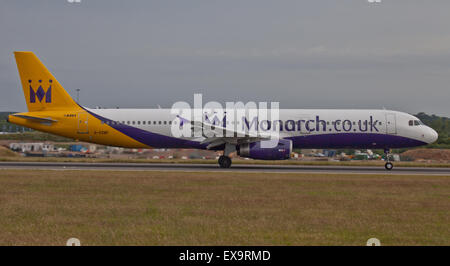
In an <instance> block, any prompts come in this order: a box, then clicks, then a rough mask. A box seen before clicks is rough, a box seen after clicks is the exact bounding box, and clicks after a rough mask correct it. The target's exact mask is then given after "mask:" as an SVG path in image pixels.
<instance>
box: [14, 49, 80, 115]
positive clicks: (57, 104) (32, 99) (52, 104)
mask: <svg viewBox="0 0 450 266" xmlns="http://www.w3.org/2000/svg"><path fill="white" fill-rule="evenodd" d="M14 55H15V57H16V63H17V68H18V70H19V75H20V80H21V82H22V88H23V92H24V95H25V101H26V103H27V107H28V111H29V112H36V111H47V110H61V109H72V108H77V107H78V104H77V103H76V102H75V101H74V100H73V99H72V98H71V97H70V95H69V94H68V93H67V92H66V91H65V90H64V88H63V87H62V86H61V84H59V82H58V81H57V80H56V79H55V77H53V75H52V74H51V73H50V71H48V69H47V68H46V67H45V66H44V64H42V62H41V61H40V60H39V58H37V56H36V55H35V54H34V53H33V52H14Z"/></svg>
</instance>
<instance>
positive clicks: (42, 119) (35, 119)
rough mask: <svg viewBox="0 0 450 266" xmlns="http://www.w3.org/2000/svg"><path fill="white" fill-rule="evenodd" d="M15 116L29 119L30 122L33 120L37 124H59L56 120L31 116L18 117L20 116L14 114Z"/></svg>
mask: <svg viewBox="0 0 450 266" xmlns="http://www.w3.org/2000/svg"><path fill="white" fill-rule="evenodd" d="M13 116H16V117H20V118H24V119H28V120H33V121H36V122H45V123H54V122H58V120H54V119H51V118H46V117H37V116H30V115H18V114H13Z"/></svg>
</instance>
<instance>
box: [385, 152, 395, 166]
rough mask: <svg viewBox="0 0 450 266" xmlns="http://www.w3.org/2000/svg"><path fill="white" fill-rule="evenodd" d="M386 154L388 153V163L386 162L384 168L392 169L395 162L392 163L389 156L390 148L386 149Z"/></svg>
mask: <svg viewBox="0 0 450 266" xmlns="http://www.w3.org/2000/svg"><path fill="white" fill-rule="evenodd" d="M384 154H386V163H385V164H384V168H386V170H389V171H390V170H392V168H394V164H392V163H391V160H390V158H389V149H384Z"/></svg>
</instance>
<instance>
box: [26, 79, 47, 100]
mask: <svg viewBox="0 0 450 266" xmlns="http://www.w3.org/2000/svg"><path fill="white" fill-rule="evenodd" d="M52 82H53V81H52V80H51V79H50V80H49V81H48V83H49V86H48V89H47V91H44V89H43V88H42V85H41V84H39V87H38V89H37V90H36V91H35V90H34V89H33V87H32V86H31V79H29V80H28V83H29V84H30V103H35V102H36V98H37V99H38V100H39V102H42V100H43V99H44V98H45V102H46V103H51V102H52ZM39 83H42V80H39Z"/></svg>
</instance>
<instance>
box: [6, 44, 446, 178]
mask: <svg viewBox="0 0 450 266" xmlns="http://www.w3.org/2000/svg"><path fill="white" fill-rule="evenodd" d="M14 55H15V59H16V63H17V68H18V71H19V75H20V79H21V83H22V88H23V91H24V95H25V100H26V104H27V108H28V112H22V113H14V114H11V115H9V116H8V118H7V121H8V122H10V123H13V124H16V125H20V126H24V127H28V128H32V129H34V130H37V131H43V132H48V133H51V134H55V135H59V136H64V137H67V138H72V139H75V140H78V141H84V142H90V143H96V144H101V145H108V146H117V147H125V148H194V149H210V150H215V151H220V150H223V155H221V156H220V157H219V159H218V163H219V166H220V167H221V168H229V167H230V166H231V157H232V154H233V153H234V152H236V153H237V155H239V156H241V157H245V158H251V159H260V160H286V159H289V158H290V157H291V155H292V152H293V149H294V148H303V149H305V148H308V149H310V148H318V149H320V148H332V149H341V148H353V149H383V150H384V152H385V154H386V160H385V161H386V163H385V168H386V169H387V170H391V169H392V168H393V164H392V162H391V160H390V156H389V153H390V149H392V148H406V147H415V146H421V145H426V144H429V143H433V142H435V141H436V140H437V138H438V134H437V132H436V131H435V130H433V129H432V128H430V127H428V126H426V125H424V124H423V123H422V122H421V121H420V120H419V119H418V118H417V117H414V116H412V115H410V114H407V113H404V112H398V111H391V110H365V109H362V110H354V109H351V110H340V109H280V110H279V118H280V119H277V120H273V121H271V120H261V121H259V120H258V118H257V117H256V119H255V118H253V119H252V118H248V119H249V120H247V117H244V118H242V119H240V118H238V119H236V121H235V122H234V121H233V123H236V125H238V124H240V126H236V127H235V128H240V127H242V128H245V127H247V128H246V129H248V128H250V127H254V128H261V129H263V130H266V131H270V130H271V129H274V130H275V129H276V131H277V134H278V139H277V140H276V141H277V142H276V143H275V144H274V145H272V146H271V147H270V148H267V147H263V145H262V144H263V142H264V141H267V139H268V137H270V135H271V134H272V133H270V132H269V133H268V134H269V135H267V134H266V135H264V134H262V135H254V134H250V133H248V132H247V131H246V132H244V133H242V132H238V130H235V131H236V132H234V131H233V130H231V134H224V135H223V136H220V135H219V137H217V136H213V137H208V136H205V135H208V134H203V135H201V136H200V137H199V136H198V135H197V136H194V135H192V136H181V137H180V136H175V135H174V134H173V130H172V129H173V128H176V127H183V126H188V127H190V129H189V130H192V131H195V130H197V131H198V130H199V128H200V130H204V129H205V128H207V126H208V125H209V126H210V130H211V128H212V130H217V129H219V130H223V131H227V132H226V133H230V129H229V127H228V126H227V125H226V124H225V120H224V121H223V122H224V123H223V124H221V123H218V124H217V123H213V124H211V123H210V124H205V123H203V122H202V121H200V124H198V123H196V121H193V120H191V119H190V118H189V117H187V118H186V117H181V116H179V115H178V114H174V113H173V112H172V111H171V109H163V108H158V109H117V108H115V109H98V108H97V109H91V108H87V107H84V106H81V105H80V104H78V103H77V102H76V101H74V100H73V99H72V97H70V95H69V94H68V93H67V92H66V90H65V89H64V88H63V87H62V86H61V84H60V83H59V82H58V81H57V80H56V79H55V77H54V76H53V75H52V74H51V73H50V72H49V70H48V69H47V68H46V67H45V66H44V65H43V64H42V62H41V61H40V60H39V59H38V57H37V56H36V55H35V54H34V53H33V52H26V51H20V52H14ZM211 125H212V126H211ZM239 133H242V134H239Z"/></svg>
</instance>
